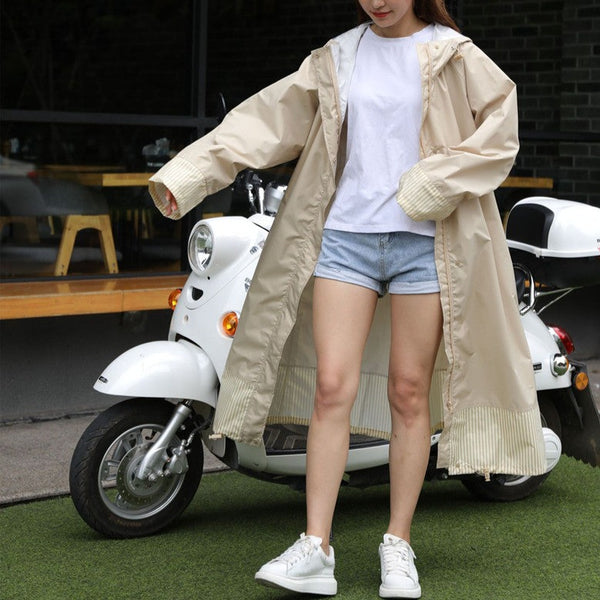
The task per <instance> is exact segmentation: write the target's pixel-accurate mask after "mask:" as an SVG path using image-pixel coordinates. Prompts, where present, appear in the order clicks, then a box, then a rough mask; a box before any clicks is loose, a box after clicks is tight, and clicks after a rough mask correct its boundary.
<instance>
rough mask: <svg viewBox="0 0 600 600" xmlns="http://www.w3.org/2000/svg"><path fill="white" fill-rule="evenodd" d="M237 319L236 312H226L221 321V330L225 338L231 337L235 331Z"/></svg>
mask: <svg viewBox="0 0 600 600" xmlns="http://www.w3.org/2000/svg"><path fill="white" fill-rule="evenodd" d="M238 322H239V317H238V315H237V313H236V312H233V311H232V312H228V313H227V314H226V315H223V318H222V319H221V330H222V331H223V333H224V334H225V335H226V336H227V337H233V336H234V335H235V332H236V330H237V326H238Z"/></svg>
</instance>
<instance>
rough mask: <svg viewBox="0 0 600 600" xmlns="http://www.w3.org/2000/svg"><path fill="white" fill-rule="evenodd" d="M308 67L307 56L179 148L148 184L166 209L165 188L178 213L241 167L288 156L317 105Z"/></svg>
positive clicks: (255, 166) (299, 145)
mask: <svg viewBox="0 0 600 600" xmlns="http://www.w3.org/2000/svg"><path fill="white" fill-rule="evenodd" d="M317 97H318V96H317V89H316V79H315V75H314V69H313V66H312V65H311V62H310V57H309V58H307V59H306V60H305V61H304V62H303V63H302V65H301V66H300V68H299V69H298V71H297V72H295V73H293V74H292V75H289V76H287V77H285V78H283V79H281V80H280V81H278V82H276V83H274V84H272V85H270V86H269V87H266V88H265V89H263V90H262V91H260V92H258V93H257V94H255V95H254V96H251V97H250V98H248V99H247V100H245V101H244V102H242V103H241V104H240V105H238V106H237V107H236V108H234V109H233V110H232V111H231V112H230V113H228V115H227V116H226V117H225V119H224V120H223V122H222V123H221V124H220V125H219V126H218V127H216V128H215V129H214V130H213V131H211V132H210V133H208V134H207V135H205V136H203V137H202V138H200V139H198V140H196V141H195V142H193V143H191V144H190V145H189V146H187V147H186V148H184V149H183V150H182V151H181V152H179V154H177V156H175V157H174V158H173V159H172V160H170V161H169V162H168V163H167V164H166V165H165V166H164V167H162V168H161V169H160V170H159V171H157V172H156V173H155V174H154V175H153V176H152V177H151V178H150V184H149V186H150V187H149V190H150V194H151V196H152V198H153V200H154V203H155V204H156V206H157V208H158V209H159V210H160V211H161V212H162V213H163V215H165V216H167V215H166V206H167V202H166V197H165V192H166V189H169V190H170V191H171V192H172V193H173V195H174V196H175V198H176V200H177V206H178V209H177V210H176V211H174V212H173V213H172V214H171V215H169V216H170V218H173V219H179V218H181V217H182V216H183V215H184V214H186V213H187V212H189V211H190V210H191V209H192V208H194V206H196V205H197V204H199V203H200V202H201V201H202V200H204V198H205V197H206V196H208V195H210V194H214V193H215V192H217V191H219V190H221V189H223V188H224V187H226V186H227V185H229V184H231V183H232V182H233V180H234V179H235V176H236V175H237V174H238V173H239V172H240V171H241V170H243V169H245V168H253V169H264V168H268V167H271V166H275V165H278V164H282V163H284V162H288V161H290V160H293V159H295V158H297V157H298V156H299V154H300V153H301V151H302V148H303V147H304V145H305V142H306V139H307V137H308V133H309V131H310V127H311V125H312V123H313V121H314V118H315V114H316V112H317V110H318V101H317Z"/></svg>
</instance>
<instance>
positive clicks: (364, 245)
mask: <svg viewBox="0 0 600 600" xmlns="http://www.w3.org/2000/svg"><path fill="white" fill-rule="evenodd" d="M433 243H434V239H433V237H431V236H428V235H419V234H417V233H409V232H407V231H396V232H393V233H353V232H348V231H337V230H334V229H325V230H324V231H323V242H322V245H321V253H320V255H319V259H318V261H317V266H316V268H315V272H314V274H315V276H316V277H323V278H324V279H335V280H336V281H343V282H346V283H353V284H355V285H360V286H363V287H366V288H368V289H371V290H374V291H375V292H377V294H378V295H379V296H383V295H384V294H385V293H386V292H389V293H390V294H433V293H436V292H439V291H440V286H439V283H438V277H437V270H436V268H435V257H434V251H433Z"/></svg>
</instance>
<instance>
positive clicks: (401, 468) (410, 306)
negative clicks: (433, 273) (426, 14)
mask: <svg viewBox="0 0 600 600" xmlns="http://www.w3.org/2000/svg"><path fill="white" fill-rule="evenodd" d="M391 300H392V302H391V304H392V343H391V353H390V368H389V377H388V395H389V399H390V408H391V414H392V437H391V440H390V523H389V527H388V533H391V534H393V535H396V536H398V537H400V538H402V539H404V540H406V541H407V542H408V543H410V528H411V523H412V519H413V515H414V512H415V509H416V506H417V501H418V499H419V494H420V492H421V488H422V485H423V480H424V478H425V470H426V468H427V462H428V458H429V450H430V424H429V388H430V385H431V375H432V373H433V367H434V364H435V358H436V355H437V350H438V346H439V343H440V339H441V332H442V311H441V305H440V297H439V294H422V295H421V294H419V295H392V297H391Z"/></svg>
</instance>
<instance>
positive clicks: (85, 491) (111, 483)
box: [69, 398, 204, 538]
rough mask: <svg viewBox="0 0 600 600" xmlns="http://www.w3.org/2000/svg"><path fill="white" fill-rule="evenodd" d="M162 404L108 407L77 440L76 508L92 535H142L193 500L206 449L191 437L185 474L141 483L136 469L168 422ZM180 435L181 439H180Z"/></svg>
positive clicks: (140, 401)
mask: <svg viewBox="0 0 600 600" xmlns="http://www.w3.org/2000/svg"><path fill="white" fill-rule="evenodd" d="M173 410H174V405H173V404H171V403H170V402H167V401H166V400H157V399H152V398H135V399H130V400H125V401H123V402H120V403H118V404H115V405H114V406H112V407H110V408H109V409H107V410H106V411H104V412H103V413H101V414H100V415H98V417H96V419H94V421H92V423H91V424H90V425H89V426H88V428H87V429H86V430H85V431H84V433H83V435H82V436H81V439H80V440H79V442H78V444H77V446H76V448H75V451H74V453H73V458H72V459H71V468H70V472H69V486H70V491H71V497H72V499H73V503H74V504H75V508H76V509H77V511H78V512H79V514H80V515H81V517H82V518H83V520H84V521H85V522H86V523H87V524H88V525H90V526H91V527H92V528H93V529H95V530H96V531H98V532H100V533H102V534H104V535H106V536H108V537H112V538H131V537H141V536H146V535H150V534H153V533H157V532H158V531H160V530H161V529H164V528H165V527H167V526H168V525H170V524H171V523H172V522H173V521H174V520H175V519H177V517H179V515H180V514H181V513H182V512H183V511H184V510H185V508H186V507H187V506H188V504H189V503H190V502H191V500H192V498H193V497H194V494H195V493H196V490H197V488H198V485H199V483H200V479H201V478H202V469H203V463H204V451H203V448H202V440H201V437H200V436H195V437H194V439H193V440H192V443H191V445H190V448H189V450H190V452H189V453H188V454H187V461H188V470H187V471H186V472H185V473H181V474H173V475H169V476H168V477H158V478H156V479H155V480H154V481H139V480H138V479H137V478H136V477H135V473H136V471H137V467H138V466H139V464H140V462H141V461H142V459H143V457H144V456H145V455H146V452H147V451H148V449H149V448H150V446H151V445H152V443H153V442H154V441H156V439H158V437H159V436H160V434H161V432H162V431H163V429H164V428H165V425H166V424H167V422H168V421H169V419H170V418H171V416H172V414H173ZM188 425H191V423H189V422H186V423H184V425H183V426H182V428H184V427H185V428H186V432H184V431H182V429H180V431H179V432H178V433H177V435H175V437H174V439H173V440H172V443H171V447H172V448H176V447H177V446H179V445H180V443H181V440H182V439H184V435H183V433H188V432H189V430H187V426H188ZM180 436H181V437H180Z"/></svg>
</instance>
